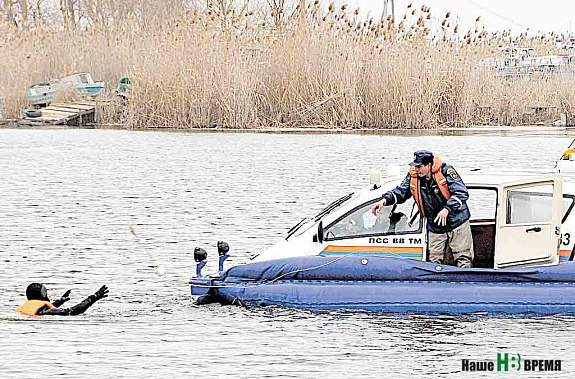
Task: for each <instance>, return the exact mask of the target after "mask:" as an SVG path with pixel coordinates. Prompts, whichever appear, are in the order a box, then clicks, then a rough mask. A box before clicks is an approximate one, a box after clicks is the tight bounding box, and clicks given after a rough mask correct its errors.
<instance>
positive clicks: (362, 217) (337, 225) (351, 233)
mask: <svg viewBox="0 0 575 379" xmlns="http://www.w3.org/2000/svg"><path fill="white" fill-rule="evenodd" d="M379 200H380V199H379V198H378V199H374V200H372V201H370V202H368V203H365V204H363V205H361V206H359V207H357V208H355V209H353V210H352V211H350V212H348V213H347V214H345V215H344V216H343V217H341V218H340V219H338V220H336V221H335V222H334V223H332V224H330V225H328V226H327V227H326V228H325V229H324V240H326V241H333V240H338V239H345V238H358V237H369V236H377V235H389V234H408V233H419V232H420V231H421V217H419V216H418V215H416V212H417V208H416V207H414V202H413V200H408V201H406V202H405V203H403V204H398V205H397V206H393V205H392V206H386V207H383V209H382V210H381V211H380V212H379V213H378V214H377V216H374V215H373V213H371V208H372V206H373V204H375V203H376V202H377V201H379ZM392 211H393V213H392ZM414 217H415V220H414V221H413V223H410V221H411V219H412V218H414Z"/></svg>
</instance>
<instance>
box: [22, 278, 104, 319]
mask: <svg viewBox="0 0 575 379" xmlns="http://www.w3.org/2000/svg"><path fill="white" fill-rule="evenodd" d="M70 292H71V290H68V291H66V292H65V293H64V295H62V297H61V298H59V299H57V300H54V302H50V299H49V298H48V289H47V288H46V286H45V285H43V284H41V283H32V284H30V285H29V286H28V288H26V297H27V298H28V301H26V302H25V303H24V304H22V305H21V306H19V307H18V308H16V312H20V313H21V314H23V315H36V316H41V315H56V316H76V315H80V314H82V313H84V312H86V310H87V309H88V308H90V307H91V306H92V304H94V303H95V302H96V301H98V300H100V299H103V298H105V297H108V287H106V286H102V287H100V289H99V290H98V291H96V292H95V293H94V294H93V295H90V296H88V297H87V298H86V299H84V301H82V302H80V303H78V304H76V305H74V306H73V307H70V308H60V307H61V306H62V305H63V304H64V303H65V302H67V301H68V300H70Z"/></svg>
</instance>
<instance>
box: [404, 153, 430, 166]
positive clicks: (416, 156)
mask: <svg viewBox="0 0 575 379" xmlns="http://www.w3.org/2000/svg"><path fill="white" fill-rule="evenodd" d="M424 159H425V160H426V161H427V163H432V162H433V153H432V152H431V151H427V150H418V151H416V152H415V153H413V162H411V163H410V164H409V165H410V166H421V165H422V164H423V160H424Z"/></svg>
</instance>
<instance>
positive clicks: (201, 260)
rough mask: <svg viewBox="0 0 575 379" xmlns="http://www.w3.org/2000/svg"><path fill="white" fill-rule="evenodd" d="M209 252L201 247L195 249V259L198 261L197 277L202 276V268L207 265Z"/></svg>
mask: <svg viewBox="0 0 575 379" xmlns="http://www.w3.org/2000/svg"><path fill="white" fill-rule="evenodd" d="M207 257H208V253H207V252H206V251H205V250H204V249H202V248H201V247H196V248H195V249H194V260H195V261H196V262H197V263H198V264H197V265H196V278H201V277H202V268H204V266H205V265H206V258H207Z"/></svg>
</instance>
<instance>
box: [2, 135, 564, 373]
mask: <svg viewBox="0 0 575 379" xmlns="http://www.w3.org/2000/svg"><path fill="white" fill-rule="evenodd" d="M571 139H572V137H570V136H568V135H567V134H566V133H565V132H559V133H557V132H554V133H551V132H549V131H548V130H538V129H522V131H521V132H517V131H506V132H496V133H490V134H482V133H479V134H478V135H469V134H467V135H463V136H457V135H454V136H451V135H413V136H399V135H395V136H383V135H320V134H312V135H302V134H281V135H278V134H252V133H247V134H227V133H167V132H129V131H103V130H0V165H1V171H0V173H1V177H0V196H1V202H0V204H1V208H0V210H1V211H0V279H1V282H0V283H1V284H0V286H1V287H0V289H1V291H0V300H1V301H0V304H1V305H0V339H1V341H2V342H1V345H0V377H22V378H28V377H39V376H46V375H49V376H53V375H60V376H69V377H74V378H77V377H141V376H150V377H159V376H160V375H171V376H172V377H208V376H210V377H224V376H233V377H234V378H259V377H293V378H316V377H318V375H322V374H325V375H327V377H335V378H349V377H354V378H355V377H360V376H361V377H367V378H381V377H383V376H384V375H385V374H386V373H394V375H393V377H397V378H426V377H437V378H460V377H461V378H465V377H470V378H471V377H477V376H478V374H477V373H475V374H474V373H462V372H461V371H460V370H461V360H462V359H463V358H468V359H472V360H486V359H488V360H494V359H495V358H496V355H497V353H498V352H508V353H510V354H517V353H519V354H521V356H522V357H527V358H537V359H551V358H554V359H563V366H562V368H563V371H562V372H561V373H528V372H521V377H522V378H536V377H548V376H549V377H551V376H553V377H565V378H569V377H573V375H575V374H574V373H575V367H574V364H573V359H572V358H571V354H570V353H571V351H572V350H573V349H574V348H575V342H573V341H572V338H571V337H570V336H571V334H572V333H571V332H570V329H572V328H575V318H573V317H571V316H561V315H555V316H546V317H527V316H523V317H517V316H514V317H510V316H502V315H473V316H465V317H464V316H458V317H453V316H425V315H396V314H369V313H346V312H331V313H313V312H307V311H295V310H289V309H283V308H260V309H245V308H240V307H234V306H225V307H222V306H220V305H209V306H203V307H196V306H194V305H193V302H192V300H191V297H190V296H189V288H188V286H187V282H188V279H189V277H190V276H191V274H192V273H193V272H194V264H193V257H192V251H193V249H194V247H195V246H201V247H204V248H206V249H207V250H208V252H209V253H211V254H212V257H214V256H215V255H216V251H215V243H216V241H218V240H220V239H223V240H226V241H227V242H229V244H230V246H231V248H232V258H231V259H230V260H228V262H226V263H227V264H230V263H231V264H234V263H238V262H244V261H246V260H247V258H248V257H249V255H250V254H251V253H255V252H259V251H261V250H262V249H264V248H265V247H267V246H269V245H271V244H272V243H274V242H275V241H276V240H277V239H279V238H280V237H281V236H282V235H283V234H284V233H285V232H286V230H287V229H289V227H291V226H292V225H293V224H295V223H296V222H297V221H298V220H299V219H301V218H302V217H303V216H306V215H309V214H313V213H315V212H317V211H319V210H320V209H321V208H322V207H323V206H325V205H326V204H328V203H330V202H331V201H333V200H334V199H336V198H337V197H339V196H340V195H342V194H344V193H347V192H350V190H353V189H357V188H360V187H363V186H364V185H365V184H367V173H368V171H369V170H370V169H372V168H381V169H383V170H384V171H385V168H386V167H387V165H388V164H390V163H393V164H398V165H402V167H405V164H406V163H407V162H408V161H409V160H410V159H411V157H412V153H413V151H414V150H417V149H421V148H426V149H429V150H432V151H434V152H437V154H438V155H439V156H441V157H442V158H443V160H444V161H448V162H450V163H453V164H454V165H455V166H456V167H457V168H462V169H464V168H471V167H479V166H484V167H490V168H498V167H505V168H506V169H507V170H509V169H521V168H531V167H538V166H541V167H553V165H554V162H555V160H556V159H557V157H558V156H559V155H560V154H561V153H562V152H563V151H564V150H565V148H566V147H567V146H568V145H569V143H570V141H571ZM129 225H134V227H135V230H136V233H137V235H138V237H137V238H136V237H134V236H133V235H132V234H130V231H129ZM156 261H157V262H160V264H161V265H162V267H163V268H164V270H165V275H164V276H162V277H158V276H156V275H155V272H154V264H155V262H156ZM215 265H216V259H214V258H212V259H211V261H210V263H209V264H208V269H214V268H215ZM34 281H39V282H44V283H46V285H47V286H48V288H49V289H50V291H51V295H52V297H53V298H56V297H59V296H60V295H61V294H62V293H63V292H64V291H65V290H66V289H72V300H71V302H70V303H72V304H73V303H76V302H78V301H80V300H82V299H83V298H84V297H85V296H87V295H89V294H91V293H93V292H94V291H95V290H97V289H98V288H99V287H100V285H102V284H107V285H108V286H109V287H110V297H109V298H107V299H104V300H102V301H100V302H98V303H97V304H95V305H94V306H93V307H92V308H91V309H90V310H88V312H87V313H86V314H84V315H82V316H78V317H69V318H65V317H60V318H58V317H40V318H26V317H21V316H19V315H18V314H17V313H16V312H14V311H13V309H14V308H16V307H17V306H18V305H20V303H22V302H23V301H24V300H25V294H24V291H25V288H26V286H27V284H28V283H30V282H34ZM504 374H505V373H501V374H500V375H504ZM508 374H509V375H512V374H511V373H508ZM493 375H494V374H487V376H493ZM495 375H496V374H495ZM509 377H511V376H509Z"/></svg>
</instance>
